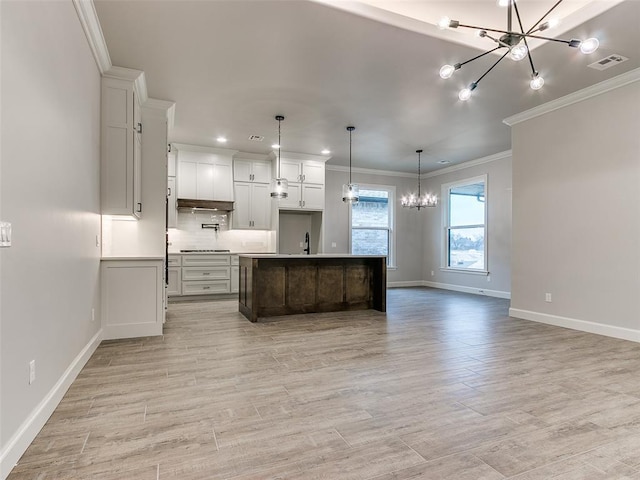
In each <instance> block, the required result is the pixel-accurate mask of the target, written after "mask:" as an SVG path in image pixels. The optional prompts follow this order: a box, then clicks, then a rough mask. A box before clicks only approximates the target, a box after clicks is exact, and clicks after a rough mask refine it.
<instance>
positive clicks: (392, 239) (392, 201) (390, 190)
mask: <svg viewBox="0 0 640 480" xmlns="http://www.w3.org/2000/svg"><path fill="white" fill-rule="evenodd" d="M358 186H359V187H360V192H362V190H381V191H386V192H387V194H388V198H389V204H388V205H389V226H388V227H387V228H384V227H366V226H365V227H354V226H353V205H350V206H349V254H353V245H352V239H353V229H354V228H355V229H356V230H387V231H388V232H389V255H387V268H388V269H395V268H396V187H395V186H394V185H377V184H373V183H367V184H364V183H359V184H358Z"/></svg>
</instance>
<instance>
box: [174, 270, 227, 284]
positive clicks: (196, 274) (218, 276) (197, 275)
mask: <svg viewBox="0 0 640 480" xmlns="http://www.w3.org/2000/svg"><path fill="white" fill-rule="evenodd" d="M229 276H230V271H229V267H182V281H185V280H229Z"/></svg>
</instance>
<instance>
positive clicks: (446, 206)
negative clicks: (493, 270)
mask: <svg viewBox="0 0 640 480" xmlns="http://www.w3.org/2000/svg"><path fill="white" fill-rule="evenodd" d="M480 182H482V183H484V225H483V224H474V225H471V224H469V225H457V226H455V227H451V226H450V220H451V210H450V209H451V205H450V195H451V189H453V188H455V187H460V186H464V185H471V184H474V183H480ZM488 192H489V184H488V175H487V174H483V175H478V176H475V177H470V178H465V179H462V180H456V181H455V182H450V183H444V184H442V192H441V198H442V206H443V208H442V249H441V250H442V257H441V263H440V270H442V271H447V272H458V273H466V274H470V275H485V276H486V275H489V234H488V232H489V215H488V213H489V195H488ZM479 227H483V228H484V268H483V269H477V268H465V267H451V266H449V264H448V263H449V262H448V259H449V231H450V230H452V229H453V230H457V229H462V228H479Z"/></svg>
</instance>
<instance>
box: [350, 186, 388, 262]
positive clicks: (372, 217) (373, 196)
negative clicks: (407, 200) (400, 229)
mask: <svg viewBox="0 0 640 480" xmlns="http://www.w3.org/2000/svg"><path fill="white" fill-rule="evenodd" d="M394 199H395V187H383V186H377V185H360V201H359V202H358V203H356V204H355V205H352V206H351V253H352V254H354V255H386V256H387V265H393V261H394V243H395V242H394V229H393V225H394V220H393V213H394V212H393V206H394V203H395V202H394Z"/></svg>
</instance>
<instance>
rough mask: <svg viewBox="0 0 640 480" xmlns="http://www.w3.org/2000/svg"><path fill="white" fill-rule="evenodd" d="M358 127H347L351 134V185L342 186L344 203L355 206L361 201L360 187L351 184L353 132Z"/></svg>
mask: <svg viewBox="0 0 640 480" xmlns="http://www.w3.org/2000/svg"><path fill="white" fill-rule="evenodd" d="M355 129H356V127H347V131H348V132H349V183H347V184H344V185H342V201H343V202H344V203H351V204H355V203H358V200H360V186H359V185H358V184H356V183H351V132H353V131H354V130H355Z"/></svg>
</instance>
